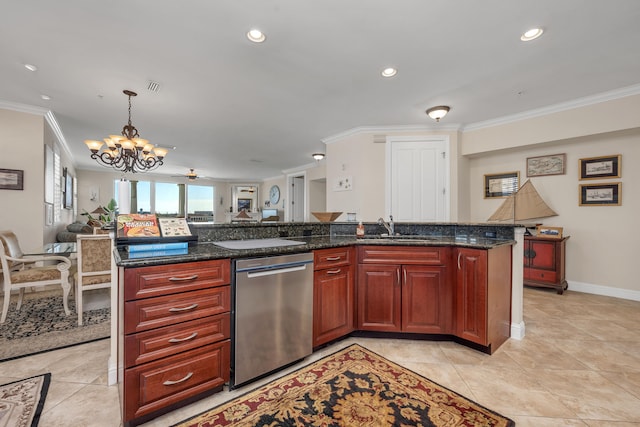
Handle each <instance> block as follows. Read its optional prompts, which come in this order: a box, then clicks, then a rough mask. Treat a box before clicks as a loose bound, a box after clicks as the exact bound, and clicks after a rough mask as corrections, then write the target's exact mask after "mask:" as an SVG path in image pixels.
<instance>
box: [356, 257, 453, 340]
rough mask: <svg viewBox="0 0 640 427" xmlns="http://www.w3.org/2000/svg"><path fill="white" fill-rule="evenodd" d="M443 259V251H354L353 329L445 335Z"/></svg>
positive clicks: (448, 295) (447, 298)
mask: <svg viewBox="0 0 640 427" xmlns="http://www.w3.org/2000/svg"><path fill="white" fill-rule="evenodd" d="M449 254H450V249H449V248H446V247H410V248H409V247H406V248H405V247H391V246H362V247H360V248H359V255H358V288H357V294H358V297H357V298H358V314H357V318H358V329H360V330H369V331H379V332H412V333H430V334H445V333H450V329H451V299H452V292H451V287H450V286H449V283H450V280H449V279H448V276H447V272H448V269H447V264H448V260H449Z"/></svg>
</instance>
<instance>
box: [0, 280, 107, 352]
mask: <svg viewBox="0 0 640 427" xmlns="http://www.w3.org/2000/svg"><path fill="white" fill-rule="evenodd" d="M16 300H17V296H12V297H11V305H10V306H9V313H8V314H7V320H6V322H5V323H4V324H2V325H0V362H1V361H4V360H8V359H15V358H17V357H23V356H27V355H31V354H36V353H42V352H44V351H49V350H55V349H58V348H63V347H68V346H71V345H76V344H82V343H86V342H90V341H95V340H98V339H104V338H107V337H109V336H110V334H111V325H110V319H111V316H110V309H109V308H104V309H99V310H91V311H86V312H85V313H84V317H83V319H82V320H83V325H82V326H78V318H77V314H76V312H75V301H74V298H73V295H71V296H69V308H70V309H71V314H70V315H69V316H66V315H65V313H64V309H63V307H62V292H61V291H60V292H54V291H51V292H49V291H47V292H35V293H31V294H26V295H25V298H24V301H23V302H22V307H21V308H20V311H16ZM0 301H1V298H0Z"/></svg>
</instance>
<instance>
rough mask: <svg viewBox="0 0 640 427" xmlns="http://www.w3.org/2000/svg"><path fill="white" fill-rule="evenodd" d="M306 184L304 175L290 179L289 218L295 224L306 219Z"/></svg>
mask: <svg viewBox="0 0 640 427" xmlns="http://www.w3.org/2000/svg"><path fill="white" fill-rule="evenodd" d="M304 186H305V182H304V175H297V176H291V177H289V191H288V193H289V203H288V206H289V209H288V210H289V218H290V221H293V222H304V219H305V209H304V206H305V189H304Z"/></svg>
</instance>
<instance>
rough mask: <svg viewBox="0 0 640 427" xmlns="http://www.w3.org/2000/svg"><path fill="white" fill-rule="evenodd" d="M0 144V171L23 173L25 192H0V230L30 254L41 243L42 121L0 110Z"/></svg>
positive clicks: (42, 226) (26, 115)
mask: <svg viewBox="0 0 640 427" xmlns="http://www.w3.org/2000/svg"><path fill="white" fill-rule="evenodd" d="M0 144H2V156H0V168H1V169H18V170H23V171H24V181H23V183H24V190H0V204H1V205H2V209H0V228H2V229H3V230H12V231H13V232H14V233H15V234H16V236H17V237H18V239H19V241H20V245H21V246H22V250H23V251H29V250H30V249H33V248H37V247H40V246H42V243H43V229H44V117H42V116H38V115H34V114H27V113H20V112H15V111H10V110H2V109H0Z"/></svg>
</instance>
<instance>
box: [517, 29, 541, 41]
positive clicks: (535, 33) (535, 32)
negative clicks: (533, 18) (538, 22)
mask: <svg viewBox="0 0 640 427" xmlns="http://www.w3.org/2000/svg"><path fill="white" fill-rule="evenodd" d="M543 32H544V30H543V29H542V28H532V29H530V30H528V31H525V32H524V33H523V34H522V35H521V36H520V40H522V41H523V42H528V41H531V40H535V39H537V38H538V37H540V36H541V35H542V33H543Z"/></svg>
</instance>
